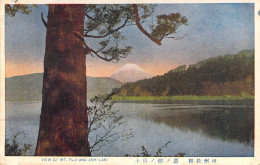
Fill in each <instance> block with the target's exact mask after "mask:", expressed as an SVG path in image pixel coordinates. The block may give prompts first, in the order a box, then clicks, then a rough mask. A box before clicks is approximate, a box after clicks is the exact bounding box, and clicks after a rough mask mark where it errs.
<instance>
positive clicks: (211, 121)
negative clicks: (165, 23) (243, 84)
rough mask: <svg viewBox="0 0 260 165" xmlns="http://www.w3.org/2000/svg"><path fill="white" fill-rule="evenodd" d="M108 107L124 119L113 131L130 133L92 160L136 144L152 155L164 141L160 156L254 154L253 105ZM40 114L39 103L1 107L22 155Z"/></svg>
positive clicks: (129, 151) (32, 141)
mask: <svg viewBox="0 0 260 165" xmlns="http://www.w3.org/2000/svg"><path fill="white" fill-rule="evenodd" d="M112 108H114V109H117V110H120V111H119V113H120V114H122V115H123V116H124V119H123V120H124V121H125V123H123V124H122V125H121V126H120V127H118V128H116V129H115V131H116V132H122V131H124V130H129V129H132V133H133V137H131V138H129V139H128V140H121V139H119V140H117V141H115V142H113V143H110V144H108V145H105V146H104V147H103V148H101V149H100V150H99V151H98V152H94V153H93V156H124V155H126V154H130V155H136V154H141V152H142V150H141V146H144V147H145V148H146V149H147V151H148V152H149V153H151V155H155V153H156V151H157V150H158V148H160V147H163V146H164V145H165V144H166V143H167V142H168V141H171V142H170V143H169V144H168V146H167V147H166V148H164V149H163V151H162V155H163V156H173V155H176V154H177V153H179V152H182V153H185V156H190V157H193V156H194V157H196V156H200V157H222V156H225V157H230V156H231V157H251V156H254V106H250V105H219V104H218V105H214V104H211V105H205V104H194V103H193V104H187V103H186V102H185V104H184V103H183V104H181V102H179V103H178V104H174V103H172V104H159V103H152V102H150V103H142V102H139V103H133V102H131V103H122V102H118V103H115V104H114V105H113V107H112ZM40 110H41V102H12V103H11V102H7V103H6V138H7V139H10V138H11V137H12V136H13V135H15V134H16V133H17V132H21V131H23V132H24V135H22V134H21V135H19V136H18V137H17V140H18V142H19V143H21V144H25V143H27V144H31V145H32V146H33V147H32V149H31V150H30V151H29V152H28V155H33V153H34V149H35V147H36V141H37V136H38V129H39V118H40ZM97 132H98V131H97ZM92 137H95V135H94V134H93V135H92ZM90 143H93V140H91V141H90Z"/></svg>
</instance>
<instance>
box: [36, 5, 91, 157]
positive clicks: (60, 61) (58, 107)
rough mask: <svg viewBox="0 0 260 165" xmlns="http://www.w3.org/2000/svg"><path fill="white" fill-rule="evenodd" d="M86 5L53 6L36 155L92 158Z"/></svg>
mask: <svg viewBox="0 0 260 165" xmlns="http://www.w3.org/2000/svg"><path fill="white" fill-rule="evenodd" d="M84 18H85V14H84V5H49V12H48V23H47V36H46V48H45V57H44V76H43V89H42V111H41V117H40V128H39V135H38V141H37V147H36V151H35V155H39V156H43V155H45V156H51V155H53V156H77V155H84V156H89V155H90V150H89V144H88V136H87V132H88V130H87V129H88V119H87V105H86V99H87V98H86V92H87V82H86V56H85V54H84V50H83V47H82V43H81V41H80V40H79V39H78V38H77V37H76V36H75V35H74V34H73V32H79V33H80V34H82V35H83V32H84Z"/></svg>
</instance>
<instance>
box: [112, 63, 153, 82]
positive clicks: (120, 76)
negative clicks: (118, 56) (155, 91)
mask: <svg viewBox="0 0 260 165" xmlns="http://www.w3.org/2000/svg"><path fill="white" fill-rule="evenodd" d="M152 77H153V75H152V74H150V73H148V72H146V71H145V70H144V69H142V68H140V67H139V66H137V65H136V64H131V63H128V64H125V65H124V66H122V67H121V68H120V69H118V70H117V71H116V72H115V73H113V74H112V75H111V76H110V78H113V79H115V80H118V81H121V82H123V83H126V82H135V81H138V80H143V79H148V78H152Z"/></svg>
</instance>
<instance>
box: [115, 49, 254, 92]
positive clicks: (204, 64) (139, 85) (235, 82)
mask: <svg viewBox="0 0 260 165" xmlns="http://www.w3.org/2000/svg"><path fill="white" fill-rule="evenodd" d="M254 57H255V56H254V51H253V50H243V51H241V52H239V53H237V54H229V55H224V56H218V57H214V58H209V59H205V60H202V61H199V62H197V63H195V64H193V65H189V66H186V65H182V66H179V67H177V68H175V69H173V70H170V71H169V72H168V73H165V74H164V75H162V76H155V77H153V78H151V79H145V80H141V81H137V82H132V83H126V84H124V85H123V86H122V87H121V88H120V89H115V90H117V91H119V94H118V95H120V96H175V95H199V96H227V95H234V96H242V95H254V86H255V85H254Z"/></svg>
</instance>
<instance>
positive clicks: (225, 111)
mask: <svg viewBox="0 0 260 165" xmlns="http://www.w3.org/2000/svg"><path fill="white" fill-rule="evenodd" d="M138 116H139V117H141V118H142V119H145V120H152V121H153V122H156V123H164V124H166V125H167V126H170V127H171V128H178V129H180V130H182V131H193V132H201V133H203V134H204V135H207V136H210V137H214V138H220V139H222V140H225V141H233V140H236V141H239V142H240V143H245V144H249V145H251V146H253V141H254V107H252V106H231V105H229V106H227V105H223V106H221V105H216V106H214V105H211V106H205V105H204V106H203V105H186V104H185V105H184V104H183V105H153V106H152V107H150V108H149V109H148V110H146V111H140V113H139V115H138Z"/></svg>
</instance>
